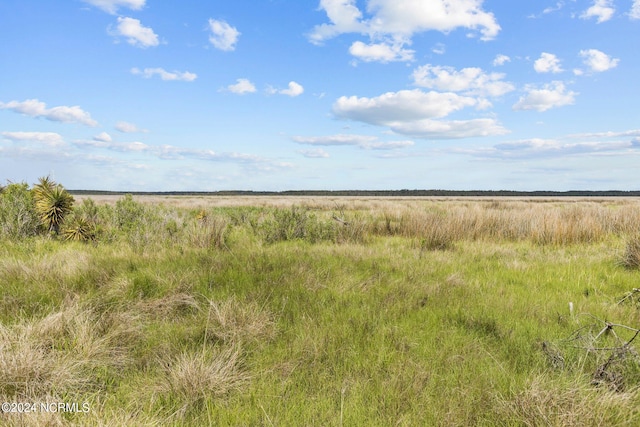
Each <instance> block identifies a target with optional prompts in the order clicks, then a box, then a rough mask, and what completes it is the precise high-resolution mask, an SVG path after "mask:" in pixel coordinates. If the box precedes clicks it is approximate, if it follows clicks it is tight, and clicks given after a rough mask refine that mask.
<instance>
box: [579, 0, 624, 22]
mask: <svg viewBox="0 0 640 427" xmlns="http://www.w3.org/2000/svg"><path fill="white" fill-rule="evenodd" d="M615 11H616V10H615V9H614V8H613V2H612V0H594V2H593V6H591V7H590V8H589V9H587V10H585V11H584V13H583V14H582V15H580V18H582V19H589V18H597V19H598V24H600V23H602V22H605V21H608V20H609V19H611V18H612V17H613V14H614V13H615Z"/></svg>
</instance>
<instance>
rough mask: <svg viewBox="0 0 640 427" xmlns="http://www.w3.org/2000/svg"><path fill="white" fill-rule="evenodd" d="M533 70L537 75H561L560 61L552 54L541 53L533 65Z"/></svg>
mask: <svg viewBox="0 0 640 427" xmlns="http://www.w3.org/2000/svg"><path fill="white" fill-rule="evenodd" d="M533 69H534V70H536V72H538V73H561V72H562V71H564V70H563V69H562V67H560V60H559V59H558V57H557V56H555V55H554V54H552V53H547V52H542V55H540V58H538V59H536V62H534V63H533Z"/></svg>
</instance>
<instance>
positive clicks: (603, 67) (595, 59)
mask: <svg viewBox="0 0 640 427" xmlns="http://www.w3.org/2000/svg"><path fill="white" fill-rule="evenodd" d="M580 56H581V57H583V58H584V64H585V65H586V66H587V67H589V69H590V70H591V71H593V72H602V71H607V70H610V69H612V68H615V67H616V66H617V65H618V63H619V62H620V60H619V59H614V58H611V57H610V56H609V55H607V54H606V53H604V52H601V51H599V50H598V49H588V50H581V51H580Z"/></svg>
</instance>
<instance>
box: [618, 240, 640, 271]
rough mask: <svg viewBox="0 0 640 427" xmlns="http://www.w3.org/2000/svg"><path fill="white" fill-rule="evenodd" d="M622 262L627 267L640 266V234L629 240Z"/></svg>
mask: <svg viewBox="0 0 640 427" xmlns="http://www.w3.org/2000/svg"><path fill="white" fill-rule="evenodd" d="M620 263H621V264H622V265H623V266H624V267H626V268H640V236H636V237H633V238H631V239H629V240H628V241H627V246H626V247H625V250H624V254H623V255H622V259H621V260H620Z"/></svg>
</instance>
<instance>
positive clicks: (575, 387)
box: [499, 376, 640, 427]
mask: <svg viewBox="0 0 640 427" xmlns="http://www.w3.org/2000/svg"><path fill="white" fill-rule="evenodd" d="M638 403H640V391H639V390H637V389H635V390H632V391H629V392H626V393H616V392H613V391H610V390H607V389H598V388H592V387H587V386H585V385H584V384H583V383H581V382H578V381H576V382H575V383H574V384H568V385H567V384H555V383H554V381H553V380H551V379H549V378H547V377H544V376H537V377H535V378H533V380H531V381H530V382H529V383H528V384H527V385H526V387H525V389H524V390H523V391H521V392H519V393H517V394H516V395H515V396H513V397H512V398H510V399H505V398H501V399H500V402H499V404H500V405H499V407H501V408H502V410H503V411H504V420H505V422H504V425H522V426H531V427H537V426H563V427H571V426H579V427H583V426H603V427H604V426H614V425H615V426H623V425H624V426H635V425H638V423H639V422H640V410H639V408H640V407H639V406H638Z"/></svg>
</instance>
